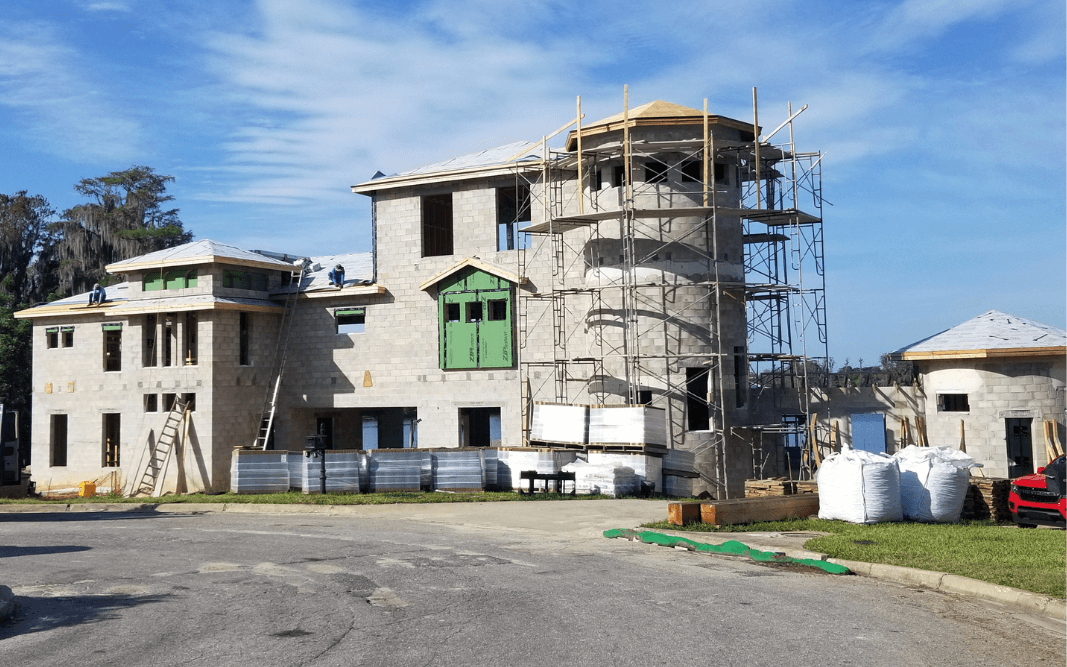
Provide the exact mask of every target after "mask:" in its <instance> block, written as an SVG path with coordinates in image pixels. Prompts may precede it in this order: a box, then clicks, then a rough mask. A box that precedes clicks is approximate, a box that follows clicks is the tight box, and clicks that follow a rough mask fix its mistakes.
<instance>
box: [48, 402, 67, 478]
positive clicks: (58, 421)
mask: <svg viewBox="0 0 1067 667" xmlns="http://www.w3.org/2000/svg"><path fill="white" fill-rule="evenodd" d="M51 440H52V447H51V449H52V466H53V467H59V468H61V467H63V466H65V465H67V415H52V428H51Z"/></svg>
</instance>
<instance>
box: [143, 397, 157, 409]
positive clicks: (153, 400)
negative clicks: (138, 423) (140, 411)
mask: <svg viewBox="0 0 1067 667" xmlns="http://www.w3.org/2000/svg"><path fill="white" fill-rule="evenodd" d="M144 411H145V412H159V394H145V395H144Z"/></svg>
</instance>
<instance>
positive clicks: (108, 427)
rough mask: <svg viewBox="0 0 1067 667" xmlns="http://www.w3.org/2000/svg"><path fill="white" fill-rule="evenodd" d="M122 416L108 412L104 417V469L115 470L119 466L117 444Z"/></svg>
mask: <svg viewBox="0 0 1067 667" xmlns="http://www.w3.org/2000/svg"><path fill="white" fill-rule="evenodd" d="M121 420H122V415H120V414H119V413H117V412H110V413H107V414H105V415H104V467H105V468H117V467H119V465H120V459H119V443H120V436H121Z"/></svg>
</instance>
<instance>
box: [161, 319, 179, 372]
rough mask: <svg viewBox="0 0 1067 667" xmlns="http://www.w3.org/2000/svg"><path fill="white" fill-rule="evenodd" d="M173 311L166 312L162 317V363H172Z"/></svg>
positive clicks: (167, 364)
mask: <svg viewBox="0 0 1067 667" xmlns="http://www.w3.org/2000/svg"><path fill="white" fill-rule="evenodd" d="M175 317H176V316H175V315H174V314H173V313H168V314H167V315H166V317H164V318H163V365H164V366H173V365H174V347H175V345H174V342H175V341H174V333H175V332H174V319H175Z"/></svg>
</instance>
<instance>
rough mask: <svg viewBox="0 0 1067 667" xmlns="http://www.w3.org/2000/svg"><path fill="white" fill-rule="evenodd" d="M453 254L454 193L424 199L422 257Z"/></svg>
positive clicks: (428, 196)
mask: <svg viewBox="0 0 1067 667" xmlns="http://www.w3.org/2000/svg"><path fill="white" fill-rule="evenodd" d="M451 254H452V193H451V192H450V193H448V194H444V195H427V196H425V197H423V198H422V256H423V257H437V256H440V255H451Z"/></svg>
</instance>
